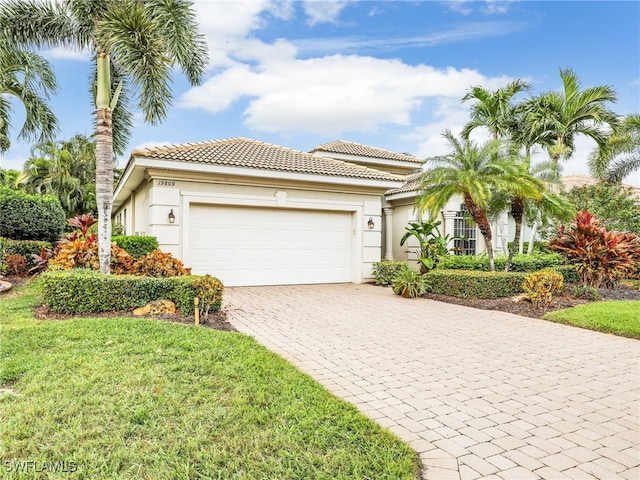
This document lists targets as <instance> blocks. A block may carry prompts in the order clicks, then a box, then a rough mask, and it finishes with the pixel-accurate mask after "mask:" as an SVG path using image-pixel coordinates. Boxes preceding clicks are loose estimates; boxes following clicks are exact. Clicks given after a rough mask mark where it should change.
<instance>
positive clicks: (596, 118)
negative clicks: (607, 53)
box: [522, 68, 618, 166]
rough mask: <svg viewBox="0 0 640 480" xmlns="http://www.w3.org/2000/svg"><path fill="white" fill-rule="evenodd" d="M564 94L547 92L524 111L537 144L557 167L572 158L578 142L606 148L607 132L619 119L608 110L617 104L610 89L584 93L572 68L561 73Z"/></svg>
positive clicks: (524, 108)
mask: <svg viewBox="0 0 640 480" xmlns="http://www.w3.org/2000/svg"><path fill="white" fill-rule="evenodd" d="M560 78H561V80H562V85H563V89H562V92H555V91H552V92H546V93H543V94H541V95H539V96H537V97H533V98H531V99H529V100H527V101H526V102H524V103H523V105H522V109H523V111H524V112H525V114H526V116H527V121H528V122H529V131H530V132H535V135H533V134H530V136H535V138H536V139H537V140H536V142H537V143H540V144H542V145H545V146H546V148H547V150H548V152H549V156H550V157H551V160H552V161H553V163H554V165H556V166H557V165H558V163H559V161H560V160H561V159H564V160H567V159H569V158H571V156H572V155H573V151H574V149H575V138H576V136H578V135H585V136H587V137H589V138H591V139H592V140H594V141H595V142H596V144H597V145H598V148H602V149H604V148H606V145H607V138H608V135H607V129H608V128H611V127H615V126H616V125H617V124H618V118H617V116H616V115H615V114H614V113H613V112H612V111H611V110H609V109H608V108H607V104H608V103H611V102H615V101H616V93H615V92H614V90H613V89H612V88H611V87H609V86H605V85H603V86H597V87H591V88H587V89H585V90H581V89H580V87H581V85H580V82H579V80H578V77H577V75H576V74H575V73H574V72H573V70H571V69H569V68H564V69H560Z"/></svg>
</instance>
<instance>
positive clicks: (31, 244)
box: [0, 237, 52, 268]
mask: <svg viewBox="0 0 640 480" xmlns="http://www.w3.org/2000/svg"><path fill="white" fill-rule="evenodd" d="M42 247H44V248H46V249H47V250H51V248H52V245H51V243H49V242H45V241H38V240H12V239H9V238H2V237H0V263H3V262H4V258H5V257H6V256H8V255H22V256H24V258H25V259H26V260H27V268H31V267H33V266H35V263H34V262H33V257H32V256H31V255H40V251H41V249H42Z"/></svg>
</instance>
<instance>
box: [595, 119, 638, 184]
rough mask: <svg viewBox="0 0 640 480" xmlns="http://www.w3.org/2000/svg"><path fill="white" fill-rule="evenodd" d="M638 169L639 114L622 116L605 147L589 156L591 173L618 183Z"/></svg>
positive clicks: (601, 178)
mask: <svg viewBox="0 0 640 480" xmlns="http://www.w3.org/2000/svg"><path fill="white" fill-rule="evenodd" d="M639 169H640V115H639V114H633V115H628V116H626V117H624V119H623V120H622V122H620V124H619V125H618V127H617V128H616V129H615V130H614V131H613V132H612V133H611V135H609V137H608V139H607V144H606V146H605V148H597V149H595V150H594V151H593V152H592V153H591V155H590V156H589V170H590V171H591V174H592V175H593V176H594V177H596V178H598V179H600V180H607V181H609V182H615V183H619V182H621V181H622V180H623V179H624V177H626V176H627V175H629V174H630V173H632V172H633V171H635V170H639Z"/></svg>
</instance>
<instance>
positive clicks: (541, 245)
mask: <svg viewBox="0 0 640 480" xmlns="http://www.w3.org/2000/svg"><path fill="white" fill-rule="evenodd" d="M512 243H513V242H509V243H508V244H507V248H508V249H510V248H511V244H512ZM516 251H517V250H516ZM522 251H523V252H527V251H529V242H523V246H522ZM544 253H553V250H551V247H550V246H549V242H534V243H533V254H534V255H536V254H544Z"/></svg>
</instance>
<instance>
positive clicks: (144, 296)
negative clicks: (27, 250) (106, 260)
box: [41, 269, 224, 315]
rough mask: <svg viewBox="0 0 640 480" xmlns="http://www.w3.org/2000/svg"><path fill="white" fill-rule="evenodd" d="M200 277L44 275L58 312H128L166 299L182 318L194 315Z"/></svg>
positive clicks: (217, 303)
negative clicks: (197, 282) (197, 281)
mask: <svg viewBox="0 0 640 480" xmlns="http://www.w3.org/2000/svg"><path fill="white" fill-rule="evenodd" d="M198 278H199V277H198V276H191V275H189V276H182V277H169V278H155V277H139V276H133V275H103V274H101V273H100V272H96V271H93V270H83V269H74V270H65V271H62V270H53V271H52V270H50V271H47V272H45V273H43V274H42V275H41V279H42V285H43V292H44V298H45V302H46V305H47V306H48V307H49V308H50V309H51V310H52V311H54V312H58V313H99V312H125V311H131V310H133V309H135V308H138V307H143V306H144V305H146V304H147V303H149V302H150V301H152V300H160V299H165V300H171V301H172V302H174V303H175V304H176V307H177V308H178V310H180V312H181V313H182V314H183V315H190V314H192V313H193V312H194V305H193V299H194V298H195V297H196V296H197V295H198V294H199V290H198V288H197V287H196V285H195V282H196V280H197V279H198ZM211 278H213V277H211ZM213 280H215V281H217V282H218V284H219V288H217V292H218V293H219V296H218V297H216V296H215V295H211V294H210V296H209V300H208V302H209V305H210V311H214V312H217V311H220V309H221V307H222V293H223V290H224V287H223V286H222V283H220V282H219V281H218V280H217V279H213ZM214 283H215V282H214ZM212 290H215V289H209V291H212Z"/></svg>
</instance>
